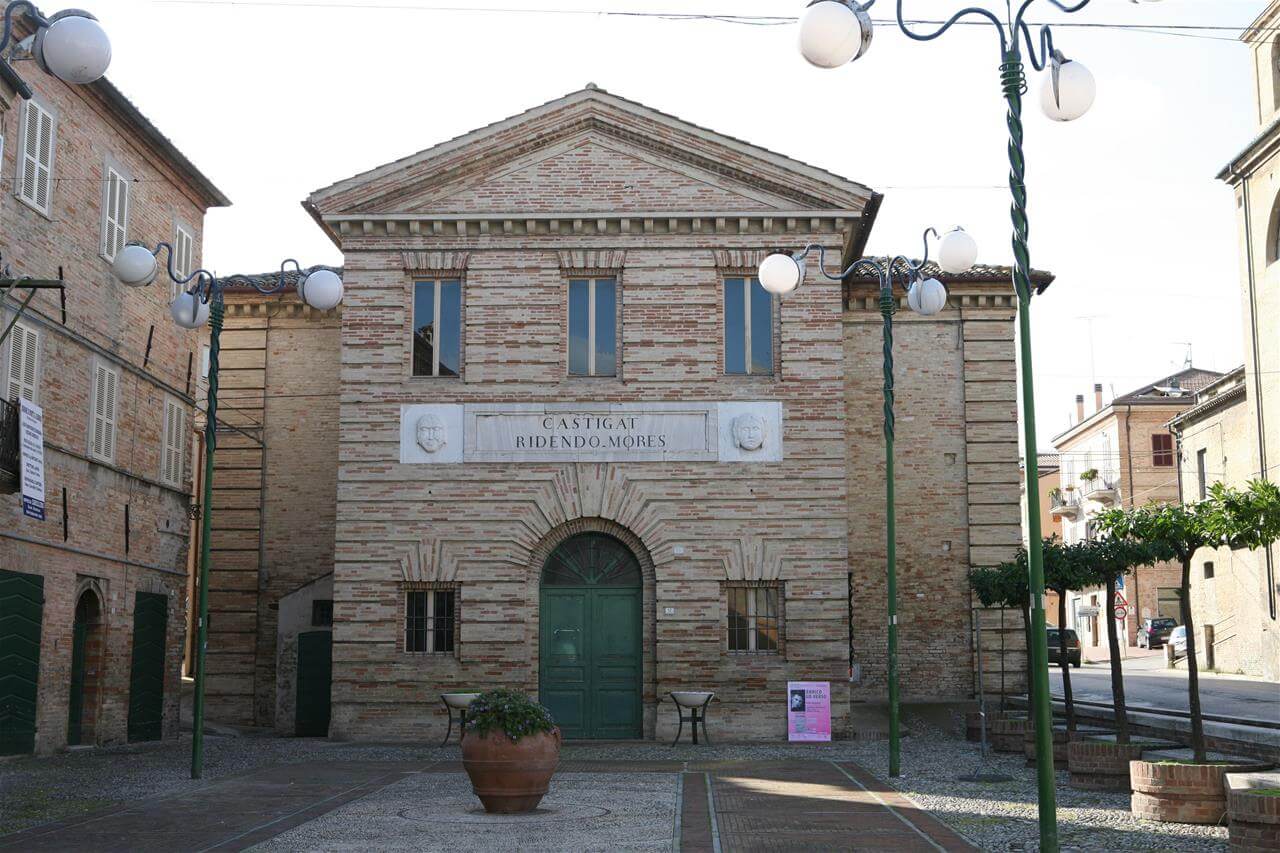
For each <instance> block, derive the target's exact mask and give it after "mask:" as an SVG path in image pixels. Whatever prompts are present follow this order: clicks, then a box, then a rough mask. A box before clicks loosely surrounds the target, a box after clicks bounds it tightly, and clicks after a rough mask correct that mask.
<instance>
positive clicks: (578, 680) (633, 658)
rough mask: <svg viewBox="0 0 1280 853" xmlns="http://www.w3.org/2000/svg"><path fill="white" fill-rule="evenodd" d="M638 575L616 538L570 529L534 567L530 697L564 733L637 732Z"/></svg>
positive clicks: (611, 735)
mask: <svg viewBox="0 0 1280 853" xmlns="http://www.w3.org/2000/svg"><path fill="white" fill-rule="evenodd" d="M642 587H643V576H642V573H641V567H640V561H639V560H638V559H637V557H636V555H635V553H634V552H632V551H631V549H630V548H628V547H627V546H626V545H625V544H623V542H621V541H620V540H619V539H617V538H615V537H613V536H611V535H609V534H607V533H602V532H599V531H586V532H581V533H577V534H574V535H572V536H570V537H568V538H567V539H565V540H564V541H562V542H560V544H559V545H557V546H556V547H555V549H554V550H553V551H552V552H551V554H550V555H549V556H548V557H547V560H546V562H545V563H544V564H543V566H542V575H541V584H540V592H539V618H538V621H539V625H540V638H539V648H538V696H539V699H540V700H541V702H542V704H544V705H546V706H547V708H548V709H550V711H551V713H552V716H554V717H555V719H556V722H557V723H558V724H559V726H560V729H561V731H562V732H563V734H564V736H565V737H567V738H605V739H629V738H639V737H641V736H642V734H643V727H644V707H643V688H642V682H643V671H644V656H643V638H644V629H643V621H642V613H643V606H642V602H643V590H642Z"/></svg>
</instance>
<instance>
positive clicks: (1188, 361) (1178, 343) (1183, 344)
mask: <svg viewBox="0 0 1280 853" xmlns="http://www.w3.org/2000/svg"><path fill="white" fill-rule="evenodd" d="M1173 345H1174V346H1175V347H1186V348H1187V357H1186V358H1185V359H1183V361H1182V369H1183V370H1186V369H1187V368H1188V367H1190V366H1191V342H1190V341H1174V342H1173Z"/></svg>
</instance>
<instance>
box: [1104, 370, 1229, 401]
mask: <svg viewBox="0 0 1280 853" xmlns="http://www.w3.org/2000/svg"><path fill="white" fill-rule="evenodd" d="M1222 376H1223V374H1221V373H1219V372H1217V371H1216V370H1203V369H1201V368H1199V367H1188V368H1186V369H1184V370H1179V371H1178V372H1177V373H1171V374H1169V375H1168V376H1166V377H1164V378H1163V379H1157V380H1156V381H1155V382H1150V383H1148V384H1146V385H1143V386H1142V387H1140V388H1135V389H1134V390H1132V391H1130V392H1129V393H1127V394H1121V395H1120V396H1119V397H1116V398H1115V399H1114V400H1112V401H1111V404H1112V405H1113V406H1114V405H1117V404H1119V405H1121V406H1128V405H1134V404H1144V403H1159V404H1169V403H1176V402H1178V401H1183V402H1186V403H1188V404H1190V403H1191V402H1192V401H1193V400H1194V399H1195V392H1197V391H1199V390H1200V389H1201V388H1204V387H1205V386H1207V385H1210V384H1212V383H1213V382H1216V381H1217V380H1219V379H1221V378H1222Z"/></svg>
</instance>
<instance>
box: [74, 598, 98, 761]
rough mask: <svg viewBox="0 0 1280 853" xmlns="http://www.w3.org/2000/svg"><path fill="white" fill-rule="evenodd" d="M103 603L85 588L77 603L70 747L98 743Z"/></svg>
mask: <svg viewBox="0 0 1280 853" xmlns="http://www.w3.org/2000/svg"><path fill="white" fill-rule="evenodd" d="M103 630H104V625H103V618H102V600H101V599H100V598H99V597H98V593H97V592H96V591H95V590H94V589H93V588H91V587H90V588H86V589H84V590H83V591H82V592H81V593H80V597H79V598H78V599H77V600H76V614H75V622H74V623H73V625H72V629H71V631H72V636H71V692H70V697H69V700H68V703H67V745H68V746H77V745H79V744H95V743H97V742H98V731H97V723H98V706H99V705H100V700H101V697H102V665H103V649H104V647H105V644H104V642H103Z"/></svg>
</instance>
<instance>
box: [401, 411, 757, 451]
mask: <svg viewBox="0 0 1280 853" xmlns="http://www.w3.org/2000/svg"><path fill="white" fill-rule="evenodd" d="M781 459H782V404H781V403H776V402H742V403H739V402H734V403H702V402H699V403H473V404H468V405H466V406H459V405H418V406H402V407H401V412H400V461H401V462H405V463H418V464H422V463H428V464H430V463H456V462H464V461H465V462H661V461H685V462H778V461H780V460H781Z"/></svg>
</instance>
